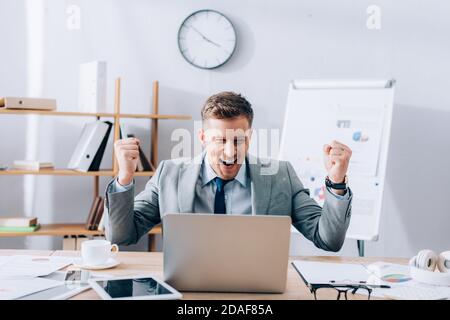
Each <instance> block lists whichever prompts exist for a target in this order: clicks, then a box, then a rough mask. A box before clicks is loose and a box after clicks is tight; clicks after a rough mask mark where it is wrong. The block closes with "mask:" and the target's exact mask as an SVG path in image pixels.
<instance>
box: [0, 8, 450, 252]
mask: <svg viewBox="0 0 450 320" xmlns="http://www.w3.org/2000/svg"><path fill="white" fill-rule="evenodd" d="M34 1H41V2H42V3H43V5H44V6H45V10H43V14H44V19H42V20H43V21H44V38H43V41H42V42H40V43H41V44H42V48H41V50H43V52H44V56H43V57H44V58H43V70H44V73H43V74H42V78H43V83H42V95H44V96H48V97H55V98H56V99H57V100H58V105H59V109H60V110H75V109H76V102H77V90H78V85H77V81H78V78H77V77H78V65H79V63H81V62H86V61H91V60H106V61H107V62H108V76H109V77H108V81H109V83H108V89H109V95H108V105H109V108H110V110H112V103H113V101H112V97H113V91H112V89H113V80H114V78H115V77H117V76H121V77H122V81H123V83H122V86H123V93H122V97H123V100H122V102H123V104H122V106H123V111H124V112H130V113H142V112H148V111H149V109H150V101H151V100H150V99H151V95H150V88H151V87H150V86H151V82H152V81H153V80H159V81H160V84H161V95H160V102H161V104H160V109H161V112H162V113H183V114H190V115H192V116H193V118H194V119H197V120H198V119H199V110H200V107H201V105H202V102H203V101H204V100H205V99H206V98H207V96H208V95H210V94H212V93H215V92H217V91H221V90H235V91H238V92H241V93H243V94H244V95H246V96H247V97H248V99H249V100H250V101H251V102H252V103H253V106H254V109H255V113H256V118H255V127H257V128H281V126H282V120H283V116H284V109H285V103H286V95H287V89H288V82H289V80H291V79H294V78H321V77H326V78H333V77H337V78H346V77H349V78H365V77H368V78H391V77H393V78H395V79H397V81H398V82H397V91H396V97H395V101H396V109H395V112H394V119H393V130H392V143H391V147H390V156H389V164H388V172H387V174H388V178H387V190H388V192H387V195H386V197H385V199H384V200H385V201H384V210H383V216H382V223H381V234H380V240H379V241H378V242H376V243H369V244H367V247H366V253H367V255H372V256H373V255H375V256H410V255H412V254H413V253H415V252H416V251H417V250H419V249H421V248H425V247H427V248H432V249H434V250H437V251H440V250H444V249H449V247H450V232H449V231H450V227H449V226H450V212H449V211H450V210H449V209H448V201H447V194H448V191H449V190H450V169H449V167H448V164H449V161H448V158H449V156H450V147H449V146H450V126H449V123H450V95H449V94H448V92H449V88H448V86H449V81H448V75H449V74H450V59H449V53H450V44H449V41H448V36H449V31H450V22H449V21H450V20H449V19H448V12H450V3H448V1H445V0H440V1H438V0H431V1H427V2H425V1H412V0H402V1H400V0H397V1H388V0H383V1H381V0H378V1H365V0H359V1H351V0H315V1H313V0H309V1H306V0H304V1H295V0H292V1H274V0H272V1H269V0H265V1H262V0H258V1H257V0H253V1H237V0H227V1H200V0H196V1H163V0H160V1H151V0H134V1H119V0H97V1H87V0H84V1H83V0H80V1H76V0H72V1H57V0H31V1H30V0H29V1H25V0H22V1H11V0H0V12H2V19H0V39H2V42H3V45H2V50H0V95H24V94H27V92H28V91H29V88H30V83H28V82H29V81H28V78H27V70H28V71H29V67H30V58H29V56H28V55H27V53H29V51H28V50H29V47H30V46H33V45H34V46H35V45H36V44H33V43H32V41H30V39H29V38H27V35H26V30H27V24H26V19H25V12H26V5H27V4H28V5H29V4H30V2H34ZM72 3H73V4H77V5H79V6H80V7H81V17H82V20H81V29H80V30H78V31H68V30H67V29H66V27H65V23H66V14H65V9H66V5H68V4H72ZM371 4H377V5H379V6H380V7H381V10H382V20H381V23H382V24H381V30H378V31H374V30H368V29H367V28H366V18H367V15H366V8H367V7H368V6H369V5H371ZM203 8H213V9H216V10H219V11H221V12H223V13H224V14H225V15H227V16H228V17H229V18H230V19H231V20H232V22H233V23H234V24H235V26H236V28H237V33H238V46H237V50H236V53H235V56H233V58H232V59H231V60H230V61H229V63H228V64H227V65H225V66H223V67H222V68H219V69H217V70H213V71H205V70H200V69H196V68H194V67H192V66H191V65H189V64H188V63H186V62H185V61H184V59H183V58H182V57H181V55H180V53H179V51H178V47H177V42H176V36H177V31H178V27H179V25H180V23H181V22H182V20H183V19H184V18H185V17H186V16H187V15H188V14H190V13H191V12H193V11H195V10H197V9H203ZM27 90H28V91H27ZM85 120H86V119H72V118H70V119H69V118H39V119H38V120H35V121H37V122H38V127H39V134H38V135H37V137H38V138H36V139H37V140H36V141H38V142H39V143H38V148H37V151H36V152H38V154H39V156H40V157H41V158H43V157H50V158H51V159H50V160H53V161H54V162H55V163H56V164H57V165H58V166H65V165H66V163H67V162H68V160H69V158H70V154H71V150H72V148H73V146H74V144H75V143H76V140H77V137H78V134H79V131H80V129H81V127H82V124H83V121H85ZM27 121H33V120H27V119H25V118H23V117H16V116H9V117H1V118H0V132H1V134H2V137H6V138H2V139H0V162H3V163H11V162H12V161H13V160H14V159H19V158H21V157H24V156H25V154H26V152H27V151H26V148H27V147H26V146H27V145H26V126H27V125H28V126H29V122H27ZM130 124H131V125H132V126H134V128H135V131H136V133H137V134H138V135H139V136H141V137H142V138H143V139H144V142H147V144H148V138H147V136H148V128H147V127H148V123H145V122H144V123H143V122H137V121H133V122H130ZM180 126H183V127H185V128H188V129H191V130H192V124H191V123H190V122H184V123H182V122H175V121H168V122H164V123H161V125H160V143H161V142H163V141H169V139H170V134H171V132H172V130H173V129H175V128H177V127H180ZM174 144H175V143H161V146H160V150H159V151H160V157H161V158H168V157H169V155H170V148H171V146H173V145H174ZM28 148H30V145H28ZM147 150H148V148H147ZM28 151H29V150H28ZM109 154H110V153H108V155H109ZM110 158H111V157H110V156H108V157H106V158H105V161H104V163H103V166H104V167H108V166H110V163H111V159H110ZM140 179H141V180H140V182H139V185H140V187H141V188H142V187H143V185H144V182H145V181H144V180H142V178H140ZM25 181H26V180H24V178H23V177H9V176H8V177H6V176H2V177H1V178H0V190H1V193H2V195H1V198H0V199H1V202H0V215H12V214H20V213H21V212H23V210H25V207H26V206H27V205H28V208H30V207H31V208H32V209H31V211H32V213H33V214H36V215H37V216H39V218H40V219H41V221H42V222H43V223H45V222H65V221H73V222H82V221H84V220H85V218H86V215H87V211H88V209H89V206H90V202H91V193H92V187H93V183H92V178H88V177H77V178H73V177H72V178H71V177H35V178H34V179H32V180H29V181H30V182H29V183H28V187H27V184H25ZM106 182H107V179H106V178H102V184H101V185H102V188H103V187H104V186H105V184H106ZM30 183H31V184H32V186H33V187H34V189H35V190H36V193H35V196H34V197H33V196H32V194H30V190H28V191H26V192H27V193H26V197H27V200H25V201H24V199H23V196H22V193H23V190H24V188H25V187H26V188H28V189H30V187H29V184H30ZM30 203H31V204H30ZM60 245H61V243H60V242H59V241H57V240H50V239H45V240H44V239H42V240H38V239H34V238H33V239H32V240H27V241H26V242H25V241H24V239H20V238H19V239H1V240H0V247H1V248H10V247H14V248H23V247H29V248H36V247H37V248H52V247H56V248H57V247H59V246H60ZM300 247H301V253H304V254H323V252H321V251H319V250H316V249H314V248H312V247H311V246H310V245H309V244H307V243H304V242H301V244H300ZM355 253H356V249H355V244H354V241H348V242H347V243H346V245H345V248H344V249H343V250H342V252H341V254H344V255H354V254H355Z"/></svg>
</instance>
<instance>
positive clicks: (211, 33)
mask: <svg viewBox="0 0 450 320" xmlns="http://www.w3.org/2000/svg"><path fill="white" fill-rule="evenodd" d="M178 47H179V48H180V52H181V54H182V55H183V57H184V58H185V59H186V61H188V62H189V63H190V64H192V65H194V66H196V67H198V68H202V69H214V68H217V67H219V66H221V65H223V64H224V63H225V62H227V61H228V60H229V59H230V58H231V56H232V55H233V52H234V49H235V47H236V32H235V30H234V27H233V25H232V24H231V22H230V20H228V19H227V18H226V17H225V16H224V15H223V14H221V13H219V12H217V11H214V10H200V11H197V12H194V13H193V14H191V15H190V16H188V17H187V18H186V19H185V20H184V21H183V23H182V24H181V27H180V29H179V30H178Z"/></svg>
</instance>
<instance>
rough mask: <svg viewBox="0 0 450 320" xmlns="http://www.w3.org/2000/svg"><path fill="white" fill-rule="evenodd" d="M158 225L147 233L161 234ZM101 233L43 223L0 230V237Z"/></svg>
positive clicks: (74, 226) (83, 227)
mask: <svg viewBox="0 0 450 320" xmlns="http://www.w3.org/2000/svg"><path fill="white" fill-rule="evenodd" d="M161 232H162V228H161V226H160V225H157V226H155V227H154V228H153V229H152V230H150V232H149V233H148V234H153V235H154V234H161ZM97 235H103V232H102V231H98V230H87V229H86V228H85V225H84V224H44V225H41V227H40V228H39V230H37V231H34V232H0V237H24V236H61V237H62V236H97Z"/></svg>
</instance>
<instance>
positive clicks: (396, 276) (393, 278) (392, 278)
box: [381, 273, 412, 283]
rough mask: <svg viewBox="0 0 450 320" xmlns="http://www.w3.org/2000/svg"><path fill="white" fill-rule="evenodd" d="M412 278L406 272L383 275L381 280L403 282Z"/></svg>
mask: <svg viewBox="0 0 450 320" xmlns="http://www.w3.org/2000/svg"><path fill="white" fill-rule="evenodd" d="M411 279H412V278H411V277H409V276H407V275H404V274H395V273H394V274H387V275H385V276H383V277H381V280H383V281H386V282H391V283H402V282H406V281H410V280H411Z"/></svg>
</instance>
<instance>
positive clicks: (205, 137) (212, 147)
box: [199, 116, 251, 180]
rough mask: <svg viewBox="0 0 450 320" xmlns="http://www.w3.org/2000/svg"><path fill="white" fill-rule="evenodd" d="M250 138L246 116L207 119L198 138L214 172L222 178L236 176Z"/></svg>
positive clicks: (229, 178)
mask: <svg viewBox="0 0 450 320" xmlns="http://www.w3.org/2000/svg"><path fill="white" fill-rule="evenodd" d="M250 138H251V128H250V124H249V122H248V120H247V118H246V117H244V116H240V117H237V118H233V119H214V118H211V119H207V120H205V121H204V122H203V128H202V129H201V130H200V131H199V139H200V141H201V142H202V144H203V146H204V147H205V149H206V156H207V157H208V160H209V162H210V164H211V167H212V168H213V170H214V172H215V173H216V174H217V176H219V177H220V178H222V179H225V180H231V179H233V178H234V177H236V175H237V173H238V172H239V169H240V168H241V165H242V164H243V163H244V161H245V155H246V154H247V151H248V148H249V145H250Z"/></svg>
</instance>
